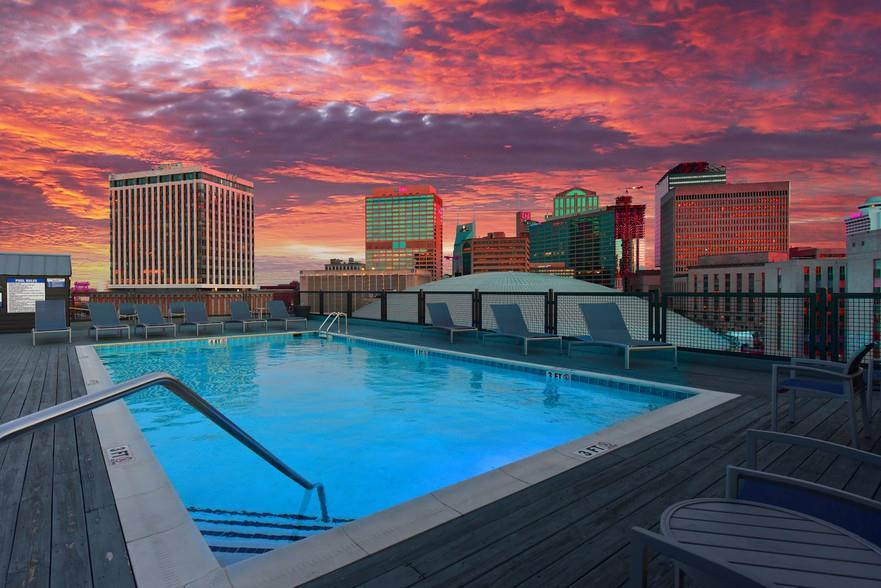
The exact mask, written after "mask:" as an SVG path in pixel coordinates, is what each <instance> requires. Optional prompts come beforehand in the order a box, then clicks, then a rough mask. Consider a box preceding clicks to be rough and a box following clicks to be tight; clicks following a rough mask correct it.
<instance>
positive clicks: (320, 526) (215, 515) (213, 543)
mask: <svg viewBox="0 0 881 588" xmlns="http://www.w3.org/2000/svg"><path fill="white" fill-rule="evenodd" d="M187 510H188V511H190V516H191V517H192V519H193V522H195V523H196V527H197V528H198V529H199V531H201V533H202V535H203V536H204V537H205V540H206V541H207V542H208V545H209V547H210V548H211V551H213V552H214V554H215V556H217V559H218V560H219V561H220V563H221V564H223V565H229V564H230V563H233V562H235V561H240V560H242V559H245V558H247V557H251V556H253V555H257V554H260V553H265V552H267V551H270V550H272V549H275V548H276V547H281V546H282V545H285V544H287V543H293V542H296V541H301V540H303V539H306V538H307V537H310V536H312V535H315V534H318V533H321V532H323V531H327V530H329V529H332V528H334V527H335V526H337V525H340V524H343V523H347V522H349V521H351V520H352V519H345V518H332V519H330V521H328V522H324V521H322V520H321V519H319V518H318V517H313V516H308V515H302V514H298V513H273V512H258V511H249V510H225V509H217V508H199V507H195V506H189V507H187Z"/></svg>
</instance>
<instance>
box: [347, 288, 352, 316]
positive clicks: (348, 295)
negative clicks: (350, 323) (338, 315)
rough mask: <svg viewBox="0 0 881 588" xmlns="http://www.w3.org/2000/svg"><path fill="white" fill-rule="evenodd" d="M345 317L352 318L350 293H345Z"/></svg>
mask: <svg viewBox="0 0 881 588" xmlns="http://www.w3.org/2000/svg"><path fill="white" fill-rule="evenodd" d="M346 316H352V293H351V292H346Z"/></svg>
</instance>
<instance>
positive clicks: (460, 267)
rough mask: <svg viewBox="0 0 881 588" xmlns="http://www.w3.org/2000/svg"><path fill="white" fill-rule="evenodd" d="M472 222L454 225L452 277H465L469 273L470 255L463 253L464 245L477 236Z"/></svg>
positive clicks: (474, 224)
mask: <svg viewBox="0 0 881 588" xmlns="http://www.w3.org/2000/svg"><path fill="white" fill-rule="evenodd" d="M476 226H477V224H476V223H474V222H470V223H465V224H462V225H456V240H455V242H454V243H453V275H454V276H465V275H468V274H470V273H471V253H470V252H469V253H468V254H467V255H466V254H465V252H464V247H465V243H466V242H468V241H470V240H471V239H473V238H474V237H476V236H477V233H476V230H477V229H476Z"/></svg>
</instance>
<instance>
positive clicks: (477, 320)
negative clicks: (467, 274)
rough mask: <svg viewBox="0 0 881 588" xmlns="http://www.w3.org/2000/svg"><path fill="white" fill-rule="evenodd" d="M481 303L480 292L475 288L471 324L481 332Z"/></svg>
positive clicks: (472, 298)
mask: <svg viewBox="0 0 881 588" xmlns="http://www.w3.org/2000/svg"><path fill="white" fill-rule="evenodd" d="M480 313H481V301H480V290H477V289H476V288H475V290H474V293H473V294H472V295H471V324H472V325H473V326H474V328H475V329H477V330H480V329H481V328H482V326H481V322H482V321H481V317H480Z"/></svg>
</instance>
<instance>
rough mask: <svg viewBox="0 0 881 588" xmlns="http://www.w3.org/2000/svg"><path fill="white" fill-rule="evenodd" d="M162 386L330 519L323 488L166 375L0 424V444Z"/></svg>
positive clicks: (117, 386)
mask: <svg viewBox="0 0 881 588" xmlns="http://www.w3.org/2000/svg"><path fill="white" fill-rule="evenodd" d="M157 385H158V386H162V387H164V388H165V389H166V390H169V391H170V392H172V393H173V394H175V395H176V396H177V397H178V398H180V399H181V400H183V401H184V402H186V403H187V404H189V405H190V406H192V407H193V408H195V409H196V410H197V411H199V412H200V413H202V414H203V415H205V416H206V417H208V419H209V420H210V421H212V422H213V423H214V424H216V425H217V426H219V427H220V428H221V429H223V430H224V431H226V432H227V433H229V434H230V435H232V437H233V438H234V439H235V440H236V441H238V442H239V443H241V444H242V445H244V446H245V447H247V448H248V449H250V450H251V451H253V452H254V453H255V454H257V456H259V457H260V458H262V459H263V461H265V462H267V463H268V464H269V465H271V466H272V467H274V468H275V469H276V470H278V471H279V472H281V473H282V474H284V475H285V476H287V477H288V478H290V479H291V480H293V481H294V482H296V483H297V484H299V485H300V486H302V487H303V488H304V489H306V490H315V491H316V493H317V495H318V502H319V505H320V507H321V519H322V520H323V521H325V522H327V521H329V520H330V517H329V516H328V514H327V498H326V496H325V493H324V485H323V484H320V483H314V484H313V483H312V482H310V481H309V480H307V479H306V478H304V477H303V476H301V475H300V474H298V473H297V472H295V471H294V470H293V469H291V468H290V467H288V465H287V464H285V463H284V462H283V461H281V460H280V459H279V458H278V457H276V456H275V455H274V454H273V453H272V452H270V451H269V450H268V449H266V448H265V447H264V446H263V445H261V444H260V443H259V442H258V441H257V440H256V439H254V438H253V437H251V436H250V435H249V434H248V433H246V432H245V431H244V430H242V429H241V428H240V427H239V426H238V425H236V424H235V423H234V422H232V421H231V420H230V419H229V418H227V416H226V415H224V414H223V413H222V412H220V411H219V410H217V408H215V407H214V406H212V405H211V404H210V403H208V401H206V400H205V399H204V398H202V397H201V396H199V395H198V394H196V393H195V392H194V391H193V390H192V389H191V388H190V387H189V386H187V385H186V384H184V383H183V382H181V381H180V380H178V379H177V378H175V377H174V376H172V375H171V374H168V373H166V372H153V373H150V374H145V375H143V376H140V377H137V378H133V379H131V380H128V381H126V382H122V383H120V384H115V385H113V386H110V387H109V388H105V389H104V390H100V391H98V392H95V393H92V394H86V395H85V396H80V397H78V398H74V399H72V400H68V401H66V402H62V403H61V404H57V405H55V406H52V407H50V408H46V409H43V410H40V411H37V412H35V413H32V414H29V415H27V416H23V417H20V418H18V419H16V420H14V421H10V422H8V423H5V424H2V425H0V443H3V442H5V441H9V440H11V439H14V438H16V437H18V436H20V435H25V434H27V433H30V432H32V431H34V430H35V429H38V428H40V427H43V426H46V425H51V424H53V423H56V422H58V421H61V420H64V419H66V418H70V417H72V416H75V415H78V414H80V413H83V412H88V411H91V410H94V409H96V408H98V407H99V406H104V405H105V404H109V403H111V402H113V401H115V400H119V399H121V398H125V397H126V396H129V395H130V394H134V393H135V392H138V391H139V390H143V389H144V388H149V387H150V386H157Z"/></svg>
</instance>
